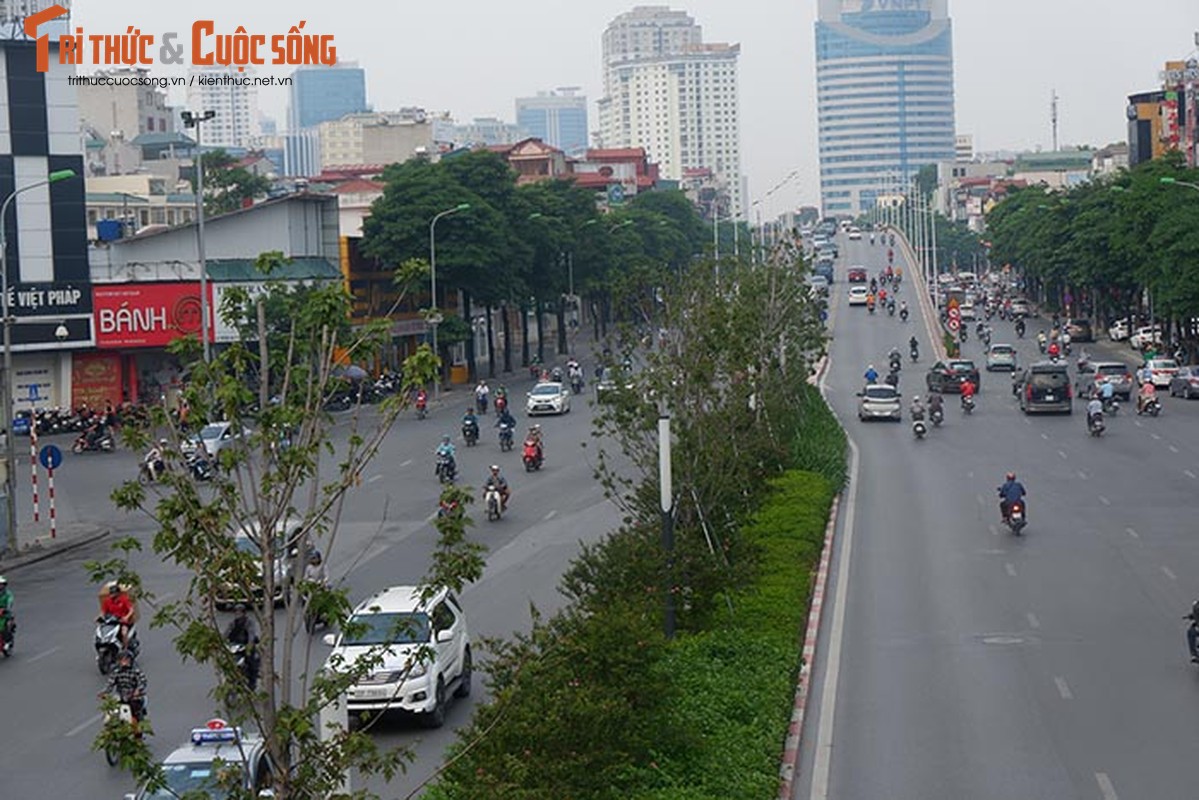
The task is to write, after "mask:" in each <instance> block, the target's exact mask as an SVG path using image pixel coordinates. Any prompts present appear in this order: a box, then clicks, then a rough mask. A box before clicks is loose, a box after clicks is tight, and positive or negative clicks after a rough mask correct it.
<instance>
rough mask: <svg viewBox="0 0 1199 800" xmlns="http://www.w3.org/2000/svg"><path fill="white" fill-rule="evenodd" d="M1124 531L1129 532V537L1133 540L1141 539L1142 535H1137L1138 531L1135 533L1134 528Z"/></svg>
mask: <svg viewBox="0 0 1199 800" xmlns="http://www.w3.org/2000/svg"><path fill="white" fill-rule="evenodd" d="M1124 530H1126V531H1128V535H1129V536H1131V537H1132V538H1134V539H1140V538H1141V534H1139V533H1137V532H1136V531H1134V530H1133V529H1132V528H1125V529H1124Z"/></svg>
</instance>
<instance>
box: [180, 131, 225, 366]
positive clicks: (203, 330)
mask: <svg viewBox="0 0 1199 800" xmlns="http://www.w3.org/2000/svg"><path fill="white" fill-rule="evenodd" d="M215 116H216V112H215V111H212V110H211V109H210V110H208V111H203V112H199V113H197V112H192V111H183V112H181V113H180V114H179V118H180V119H182V120H183V124H184V125H186V126H187V127H189V128H195V129H196V158H195V162H196V258H197V260H198V261H199V262H200V339H201V340H202V341H203V344H204V363H205V364H207V363H208V362H210V361H212V346H211V345H210V344H209V343H208V340H209V338H210V337H209V335H208V313H209V309H208V259H207V258H206V257H205V254H204V150H203V148H202V147H201V144H202V140H203V135H202V133H201V130H202V126H203V124H204V123H205V122H207V121H208V120H210V119H212V118H213V117H215Z"/></svg>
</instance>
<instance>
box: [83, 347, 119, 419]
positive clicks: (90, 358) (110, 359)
mask: <svg viewBox="0 0 1199 800" xmlns="http://www.w3.org/2000/svg"><path fill="white" fill-rule="evenodd" d="M120 402H121V357H120V356H119V355H117V354H116V353H75V354H74V355H73V356H72V357H71V408H79V406H80V405H81V404H83V403H86V404H87V405H88V406H89V407H90V408H104V404H105V403H112V404H113V405H114V406H117V405H120Z"/></svg>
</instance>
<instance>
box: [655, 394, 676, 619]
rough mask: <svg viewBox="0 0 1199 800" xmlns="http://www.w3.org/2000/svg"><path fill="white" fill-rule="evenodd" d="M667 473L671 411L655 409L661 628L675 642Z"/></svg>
mask: <svg viewBox="0 0 1199 800" xmlns="http://www.w3.org/2000/svg"><path fill="white" fill-rule="evenodd" d="M671 482H672V478H671V470H670V411H668V410H667V408H666V405H665V404H664V403H663V404H661V405H660V407H659V409H658V508H659V510H660V511H661V512H662V551H663V554H664V555H665V557H666V569H665V570H664V572H665V579H664V581H663V583H664V584H665V592H664V598H663V600H664V603H663V609H662V611H663V617H662V625H663V631H664V633H665V634H666V638H667V639H673V638H674V630H675V615H674V498H673V497H672V492H673V487H672V486H671Z"/></svg>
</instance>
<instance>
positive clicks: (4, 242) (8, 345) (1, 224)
mask: <svg viewBox="0 0 1199 800" xmlns="http://www.w3.org/2000/svg"><path fill="white" fill-rule="evenodd" d="M74 177H75V170H73V169H60V170H55V171H54V172H51V173H50V174H49V175H47V176H46V179H45V180H41V181H35V182H34V183H31V184H29V185H28V186H22V187H20V188H17V189H14V190H13V191H12V192H11V193H10V194H9V195H8V197H6V198H4V203H3V204H0V312H2V313H3V314H4V399H3V403H2V407H3V413H4V453H5V461H6V463H5V470H4V495H5V497H4V499H5V509H4V510H5V515H6V520H7V525H8V551H9V553H13V554H15V553H16V552H17V492H16V489H17V481H16V465H17V443H16V438H15V437H14V436H13V430H12V423H13V408H12V394H13V388H14V387H13V379H12V314H10V313H9V307H8V305H9V304H8V207H9V206H10V205H12V203H13V201H14V200H16V199H17V195H19V194H22V193H23V192H28V191H30V190H31V189H39V188H41V187H43V186H49V185H50V184H52V183H58V182H59V181H65V180H67V179H68V178H74ZM59 327H60V328H61V327H62V326H61V325H60V326H59ZM56 335H57V332H56Z"/></svg>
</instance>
